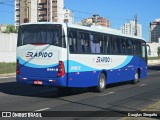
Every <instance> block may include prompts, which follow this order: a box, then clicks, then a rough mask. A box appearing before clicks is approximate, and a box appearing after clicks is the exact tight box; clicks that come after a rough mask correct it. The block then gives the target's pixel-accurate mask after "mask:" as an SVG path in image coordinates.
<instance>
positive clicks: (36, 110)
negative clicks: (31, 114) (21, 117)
mask: <svg viewBox="0 0 160 120" xmlns="http://www.w3.org/2000/svg"><path fill="white" fill-rule="evenodd" d="M49 109H51V108H43V109H39V110H35V111H36V112H39V111H45V110H49Z"/></svg>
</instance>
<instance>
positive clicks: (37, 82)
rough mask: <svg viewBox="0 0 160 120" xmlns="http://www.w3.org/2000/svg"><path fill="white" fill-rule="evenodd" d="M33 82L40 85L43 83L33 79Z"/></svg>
mask: <svg viewBox="0 0 160 120" xmlns="http://www.w3.org/2000/svg"><path fill="white" fill-rule="evenodd" d="M34 84H35V85H42V84H43V83H42V81H38V80H35V81H34Z"/></svg>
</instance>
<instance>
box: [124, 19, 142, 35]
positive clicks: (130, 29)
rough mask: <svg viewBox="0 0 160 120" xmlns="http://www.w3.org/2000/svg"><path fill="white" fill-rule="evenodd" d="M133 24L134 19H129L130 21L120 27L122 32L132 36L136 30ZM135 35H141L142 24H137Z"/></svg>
mask: <svg viewBox="0 0 160 120" xmlns="http://www.w3.org/2000/svg"><path fill="white" fill-rule="evenodd" d="M135 25H136V23H135V20H131V21H130V23H125V24H124V25H123V26H122V27H121V31H122V33H124V34H128V35H133V36H134V35H135V31H136V27H135ZM137 36H139V37H142V25H141V24H137Z"/></svg>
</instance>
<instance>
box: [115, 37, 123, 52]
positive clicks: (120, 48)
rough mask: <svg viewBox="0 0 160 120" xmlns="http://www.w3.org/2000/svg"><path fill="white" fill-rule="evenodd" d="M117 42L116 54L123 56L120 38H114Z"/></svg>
mask: <svg viewBox="0 0 160 120" xmlns="http://www.w3.org/2000/svg"><path fill="white" fill-rule="evenodd" d="M116 42H117V54H123V49H122V43H121V38H116Z"/></svg>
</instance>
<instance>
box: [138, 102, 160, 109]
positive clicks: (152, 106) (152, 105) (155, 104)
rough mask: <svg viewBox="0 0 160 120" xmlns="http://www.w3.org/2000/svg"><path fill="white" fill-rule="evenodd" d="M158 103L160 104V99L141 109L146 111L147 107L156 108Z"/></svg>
mask: <svg viewBox="0 0 160 120" xmlns="http://www.w3.org/2000/svg"><path fill="white" fill-rule="evenodd" d="M157 105H160V101H158V102H156V103H154V104H151V105H149V106H148V107H146V108H144V109H142V110H141V111H146V110H147V109H152V108H154V107H155V106H157Z"/></svg>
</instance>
